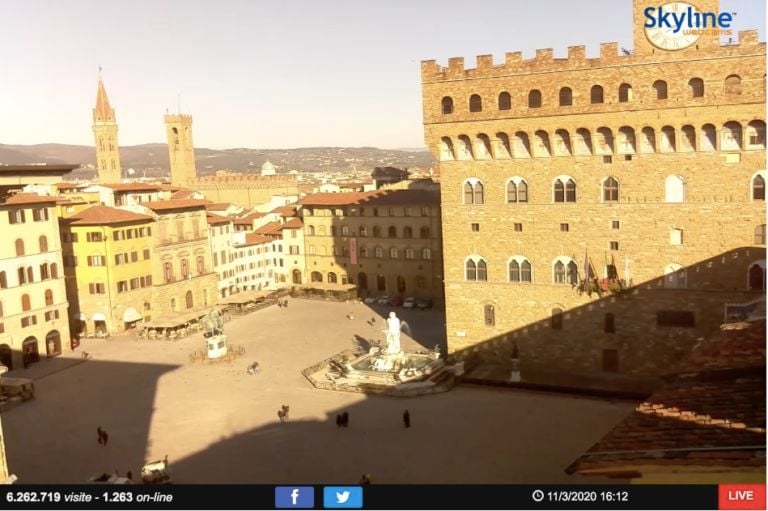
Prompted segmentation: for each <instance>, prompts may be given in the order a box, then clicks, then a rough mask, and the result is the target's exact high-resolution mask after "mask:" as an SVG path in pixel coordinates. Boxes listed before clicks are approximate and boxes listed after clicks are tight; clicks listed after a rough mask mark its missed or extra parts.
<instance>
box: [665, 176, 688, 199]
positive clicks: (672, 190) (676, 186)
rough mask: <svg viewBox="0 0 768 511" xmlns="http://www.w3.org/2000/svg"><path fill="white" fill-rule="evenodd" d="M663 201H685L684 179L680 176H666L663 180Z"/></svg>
mask: <svg viewBox="0 0 768 511" xmlns="http://www.w3.org/2000/svg"><path fill="white" fill-rule="evenodd" d="M664 202H685V180H684V179H683V178H682V177H681V176H667V179H666V180H665V181H664Z"/></svg>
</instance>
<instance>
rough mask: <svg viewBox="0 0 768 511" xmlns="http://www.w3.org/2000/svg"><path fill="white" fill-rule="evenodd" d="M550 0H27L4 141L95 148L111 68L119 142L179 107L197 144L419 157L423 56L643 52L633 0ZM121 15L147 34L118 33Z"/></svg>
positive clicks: (4, 107) (138, 139) (133, 140)
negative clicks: (472, 10)
mask: <svg viewBox="0 0 768 511" xmlns="http://www.w3.org/2000/svg"><path fill="white" fill-rule="evenodd" d="M549 3H550V8H546V7H543V6H541V5H540V4H537V8H536V9H533V8H531V7H529V6H526V5H525V4H522V3H502V2H492V3H490V4H487V6H486V9H485V10H484V12H485V13H494V15H493V16H490V17H489V16H486V15H478V16H476V17H473V16H466V12H465V7H466V6H465V5H462V4H459V3H458V2H440V3H438V2H434V1H426V2H419V3H418V4H417V5H413V4H410V3H405V2H394V3H390V4H387V5H386V6H380V5H374V4H372V3H365V2H364V3H358V2H348V1H345V0H337V1H334V2H330V3H323V4H322V5H320V4H313V3H305V2H294V3H291V4H289V5H277V6H269V7H266V6H265V5H264V4H255V3H250V2H242V1H228V2H225V3H224V4H217V6H216V11H218V12H219V13H221V16H219V17H216V16H211V13H212V12H213V9H212V7H210V6H208V5H205V6H196V5H194V6H193V5H188V4H183V3H181V2H177V1H168V2H164V3H161V4H157V5H155V4H150V3H148V2H139V3H138V4H132V5H137V7H135V8H133V9H130V10H128V11H126V10H125V9H123V8H122V7H121V8H120V9H118V8H117V7H116V6H113V5H107V6H102V5H100V4H97V3H95V2H91V1H79V2H74V3H68V4H66V5H64V4H61V5H59V4H56V5H46V4H44V3H42V2H28V3H25V4H23V5H20V6H18V8H17V9H15V11H14V13H13V14H12V15H10V16H6V17H4V19H3V20H0V29H2V30H0V33H2V35H0V58H1V59H2V60H3V62H4V66H5V72H6V74H5V77H6V80H5V81H4V83H3V85H2V86H0V90H2V92H3V93H2V94H0V110H1V111H3V113H4V122H2V123H0V143H4V144H38V143H65V144H78V145H93V136H92V133H91V130H90V125H91V109H92V108H93V106H94V103H95V98H96V84H97V80H98V74H99V73H98V69H99V67H102V68H103V79H104V83H105V86H106V88H107V92H108V94H109V99H110V103H111V104H112V106H113V107H114V108H115V109H116V113H117V122H118V125H119V127H120V134H119V143H120V145H124V146H128V145H138V144H144V143H158V142H160V143H161V142H163V141H164V139H165V135H164V126H163V122H162V115H163V114H164V113H165V112H166V109H168V111H171V112H176V111H177V110H179V107H180V110H181V111H183V112H184V113H189V114H192V115H193V117H194V120H195V125H194V130H195V145H196V146H197V147H209V148H213V149H224V148H234V147H250V148H264V149H268V148H271V149H279V148H294V147H315V146H375V147H382V148H421V147H423V146H424V143H423V131H422V118H421V106H420V105H421V95H420V91H419V88H417V87H416V86H415V84H417V83H418V82H419V66H420V62H421V61H422V60H432V59H434V60H436V61H437V62H438V63H439V64H441V65H447V60H448V58H450V57H458V56H463V57H464V58H465V60H466V63H467V67H474V59H475V56H476V55H481V54H493V55H494V59H495V62H497V63H498V62H501V61H502V60H503V58H504V57H503V55H504V53H505V52H507V51H522V52H523V56H524V58H532V57H533V55H534V53H535V50H536V49H537V48H553V50H554V56H555V57H556V58H559V57H564V56H565V55H566V53H567V47H568V46H573V45H585V46H586V48H587V56H588V57H593V56H596V55H597V54H598V53H599V44H600V43H602V42H612V41H615V42H618V43H619V45H620V46H621V47H623V48H627V49H631V46H632V43H631V33H632V30H631V28H632V27H631V21H630V16H629V13H630V10H631V2H628V1H627V2H613V1H608V0H585V1H580V2H578V3H570V2H569V3H564V2H557V1H550V2H549ZM721 9H722V10H724V11H725V10H727V11H734V12H737V16H735V18H734V30H735V33H736V32H738V30H744V29H750V28H756V29H758V30H759V31H760V40H764V39H765V29H764V22H762V20H764V19H765V6H764V5H763V3H762V2H753V1H747V0H724V1H722V2H721ZM436 13H438V16H437V17H436ZM182 19H183V20H184V22H183V23H177V21H176V20H182ZM62 20H66V22H65V23H62ZM165 20H174V22H173V23H168V22H167V21H165ZM582 20H583V21H582ZM757 20H761V21H760V22H758V21H757ZM435 21H438V22H435ZM118 22H119V24H120V25H121V26H122V27H135V30H120V29H118V30H116V26H115V24H116V23H118ZM489 25H490V26H489ZM30 26H34V27H37V34H38V35H36V36H34V37H31V36H30V34H34V33H33V32H30V31H29V30H28V27H30ZM254 26H256V27H257V30H255V31H253V27H254ZM542 26H546V27H547V29H546V30H542V29H541V27H542ZM379 27H386V30H381V29H380V28H379ZM249 32H250V33H249ZM377 32H378V33H382V34H383V35H382V37H377V36H376V34H377ZM206 33H207V34H208V35H209V37H201V35H202V34H206ZM446 33H450V34H451V38H450V39H446V38H445V37H444V34H446ZM39 34H43V35H42V36H41V35H39ZM552 34H559V35H558V36H556V37H555V38H554V40H553V37H552ZM177 42H178V43H177ZM350 43H352V44H350ZM345 54H346V55H345ZM249 56H252V57H253V60H250V59H249V58H248V57H249ZM251 63H253V64H252V65H251ZM52 77H55V78H53V79H52ZM33 119H45V120H46V122H45V123H38V122H32V121H31V120H33Z"/></svg>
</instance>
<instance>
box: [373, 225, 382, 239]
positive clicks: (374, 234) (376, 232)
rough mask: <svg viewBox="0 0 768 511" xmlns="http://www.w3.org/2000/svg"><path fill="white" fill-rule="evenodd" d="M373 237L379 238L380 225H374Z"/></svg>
mask: <svg viewBox="0 0 768 511" xmlns="http://www.w3.org/2000/svg"><path fill="white" fill-rule="evenodd" d="M373 237H374V238H381V226H380V225H374V226H373Z"/></svg>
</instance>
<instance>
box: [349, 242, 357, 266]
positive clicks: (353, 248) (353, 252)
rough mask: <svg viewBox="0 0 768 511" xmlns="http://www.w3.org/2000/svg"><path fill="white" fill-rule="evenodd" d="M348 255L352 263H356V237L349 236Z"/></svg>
mask: <svg viewBox="0 0 768 511" xmlns="http://www.w3.org/2000/svg"><path fill="white" fill-rule="evenodd" d="M349 257H350V258H351V260H350V262H351V263H352V264H357V238H349Z"/></svg>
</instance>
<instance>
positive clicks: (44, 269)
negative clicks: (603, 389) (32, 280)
mask: <svg viewBox="0 0 768 511" xmlns="http://www.w3.org/2000/svg"><path fill="white" fill-rule="evenodd" d="M48 278H50V275H48V263H43V264H41V265H40V280H46V279H48Z"/></svg>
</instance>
